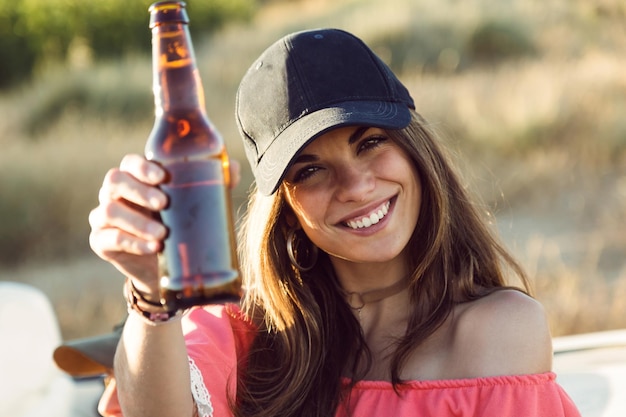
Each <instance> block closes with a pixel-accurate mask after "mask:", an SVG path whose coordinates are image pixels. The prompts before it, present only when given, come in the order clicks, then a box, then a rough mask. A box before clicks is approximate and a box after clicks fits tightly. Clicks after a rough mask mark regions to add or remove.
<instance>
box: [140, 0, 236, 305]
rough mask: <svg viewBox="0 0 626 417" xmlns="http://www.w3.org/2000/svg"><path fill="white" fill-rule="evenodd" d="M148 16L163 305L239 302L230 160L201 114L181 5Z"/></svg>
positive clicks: (162, 5)
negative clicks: (161, 173) (162, 203)
mask: <svg viewBox="0 0 626 417" xmlns="http://www.w3.org/2000/svg"><path fill="white" fill-rule="evenodd" d="M149 12H150V29H151V30H152V67H153V89H154V99H155V100H154V101H155V123H154V127H153V129H152V132H151V133H150V136H149V137H148V141H147V143H146V148H145V155H146V158H147V159H149V160H152V161H156V162H158V163H159V164H161V165H162V166H163V167H164V168H165V170H166V171H167V173H168V176H167V179H166V181H165V182H164V183H163V184H162V185H161V188H162V190H163V191H164V192H165V193H166V194H167V196H168V198H169V202H168V206H167V207H166V209H164V210H162V211H161V212H160V213H159V214H160V216H161V220H162V221H163V224H164V225H165V226H166V227H167V228H168V235H167V237H166V238H165V241H164V248H163V251H162V252H161V253H160V254H159V273H160V277H161V279H160V293H161V303H162V304H163V305H164V306H165V307H166V308H168V309H170V310H174V309H182V308H187V307H190V306H193V305H200V304H208V303H217V302H223V301H226V300H229V299H238V298H239V296H240V288H241V280H240V276H239V272H238V267H237V254H236V249H235V234H234V221H233V213H232V205H231V196H230V188H229V183H230V171H229V159H228V154H227V152H226V149H225V146H224V141H223V140H222V138H221V136H220V134H219V132H218V131H217V130H216V129H215V127H214V126H213V125H212V124H211V122H210V121H209V119H208V117H207V115H206V110H205V107H204V106H205V104H204V91H203V88H202V82H201V80H200V76H199V73H198V68H197V64H196V59H195V54H194V50H193V46H192V43H191V37H190V34H189V28H188V23H189V19H188V16H187V12H186V10H185V3H184V2H180V1H161V2H157V3H154V4H153V5H152V6H150V9H149Z"/></svg>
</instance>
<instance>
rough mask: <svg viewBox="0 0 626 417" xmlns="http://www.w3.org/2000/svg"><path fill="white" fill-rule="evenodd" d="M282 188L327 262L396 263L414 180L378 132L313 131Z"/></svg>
mask: <svg viewBox="0 0 626 417" xmlns="http://www.w3.org/2000/svg"><path fill="white" fill-rule="evenodd" d="M283 185H284V190H285V195H286V200H287V202H288V204H289V205H290V207H291V208H292V210H293V212H294V214H295V216H296V218H297V221H298V222H299V223H300V225H301V226H302V229H303V230H304V232H305V233H306V234H307V236H308V237H309V239H311V241H312V242H313V243H314V244H315V245H316V246H318V247H319V248H320V249H321V250H323V251H325V252H327V253H328V254H329V255H330V256H331V257H334V258H336V259H335V260H334V262H337V261H338V260H345V261H350V262H357V263H370V262H390V261H397V260H402V258H401V255H402V253H403V249H404V248H405V247H406V245H407V243H408V242H409V239H410V237H411V235H412V234H413V231H414V229H415V226H416V224H417V220H418V216H419V211H420V205H421V194H422V192H421V183H420V179H419V175H418V173H417V170H416V169H415V167H414V165H413V163H412V161H411V160H410V158H409V157H408V155H407V154H406V153H405V152H404V151H403V150H402V149H401V148H400V147H399V146H398V145H397V144H396V143H395V142H393V141H392V140H391V139H390V138H389V137H388V135H387V134H386V132H385V131H384V130H382V129H378V128H365V127H345V128H338V129H335V130H332V131H330V132H328V133H326V134H324V135H322V136H320V137H319V138H317V139H316V140H315V141H313V142H312V143H310V144H309V145H308V146H306V147H305V148H304V149H303V150H302V152H301V153H300V155H299V156H298V157H297V159H296V161H295V163H294V164H293V165H292V166H291V168H290V169H289V170H288V172H287V175H286V176H285V180H284V182H283Z"/></svg>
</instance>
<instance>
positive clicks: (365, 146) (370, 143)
mask: <svg viewBox="0 0 626 417" xmlns="http://www.w3.org/2000/svg"><path fill="white" fill-rule="evenodd" d="M386 141H387V137H386V136H370V137H367V138H365V139H363V140H362V141H361V142H360V143H359V147H358V149H357V153H360V152H363V151H368V150H370V149H373V148H376V147H378V146H380V145H381V144H382V143H384V142H386Z"/></svg>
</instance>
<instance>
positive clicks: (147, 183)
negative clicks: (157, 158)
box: [89, 154, 240, 300]
mask: <svg viewBox="0 0 626 417" xmlns="http://www.w3.org/2000/svg"><path fill="white" fill-rule="evenodd" d="M230 162H231V164H230V171H231V172H230V176H231V184H230V185H231V187H234V186H236V185H237V184H238V183H239V181H240V167H239V163H238V162H237V161H233V160H231V161H230ZM165 177H166V172H165V170H164V169H163V168H162V167H161V166H160V165H159V164H157V163H154V162H151V161H148V160H146V159H145V158H144V157H143V156H141V155H136V154H130V155H126V156H125V157H124V158H123V159H122V162H121V164H120V166H119V168H112V169H110V170H109V172H107V174H106V176H105V177H104V182H103V183H102V187H101V188H100V192H99V194H98V199H99V205H98V206H97V207H96V208H95V209H93V210H92V211H91V213H90V214H89V224H90V225H91V234H90V235H89V243H90V245H91V248H92V250H93V251H94V252H95V253H96V254H97V255H98V256H100V257H101V258H102V259H104V260H105V261H107V262H110V263H111V264H113V265H114V266H115V267H116V268H117V269H118V270H119V271H120V272H121V273H122V274H124V275H125V276H127V277H128V278H130V279H132V280H133V284H134V285H135V287H136V288H137V289H138V290H139V291H140V292H141V293H142V294H145V296H146V297H149V298H151V299H155V300H156V299H158V278H159V277H158V261H157V253H158V252H159V251H160V250H161V249H162V247H163V239H164V238H165V237H166V235H167V228H166V227H165V226H164V225H163V224H162V223H161V221H160V219H159V217H158V216H157V212H158V211H160V210H162V209H164V208H165V207H166V205H167V196H166V195H165V194H164V193H163V192H162V191H161V190H160V188H159V187H158V186H159V184H161V183H162V182H163V181H164V180H165Z"/></svg>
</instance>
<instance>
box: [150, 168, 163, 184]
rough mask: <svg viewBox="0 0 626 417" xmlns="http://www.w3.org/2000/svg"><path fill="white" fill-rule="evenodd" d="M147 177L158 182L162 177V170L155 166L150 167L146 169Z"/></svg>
mask: <svg viewBox="0 0 626 417" xmlns="http://www.w3.org/2000/svg"><path fill="white" fill-rule="evenodd" d="M148 179H150V181H152V182H154V183H157V182H160V181H161V180H162V179H163V171H162V170H160V169H158V168H155V167H153V168H151V169H150V171H148Z"/></svg>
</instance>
